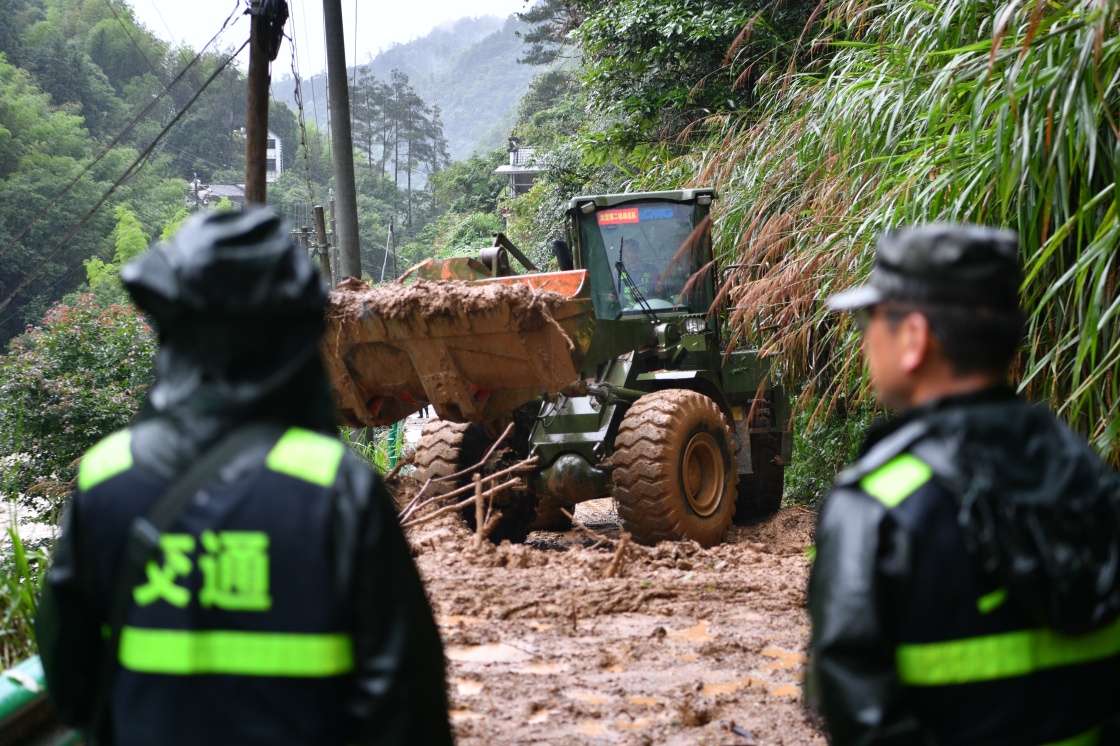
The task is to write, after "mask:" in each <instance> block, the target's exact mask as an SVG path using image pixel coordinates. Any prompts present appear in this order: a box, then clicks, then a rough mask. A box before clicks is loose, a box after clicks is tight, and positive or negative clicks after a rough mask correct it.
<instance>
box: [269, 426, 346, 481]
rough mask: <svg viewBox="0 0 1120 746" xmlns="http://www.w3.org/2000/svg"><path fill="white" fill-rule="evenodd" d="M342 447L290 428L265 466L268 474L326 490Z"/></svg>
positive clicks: (300, 429)
mask: <svg viewBox="0 0 1120 746" xmlns="http://www.w3.org/2000/svg"><path fill="white" fill-rule="evenodd" d="M345 452H346V446H344V445H342V443H341V442H340V441H338V440H335V439H334V438H329V437H327V436H326V435H320V434H319V433H313V432H311V431H310V430H304V429H303V428H299V427H293V428H291V429H289V430H288V432H286V433H284V435H283V437H281V438H280V440H279V441H278V442H277V443H276V445H275V446H273V447H272V450H271V451H270V452H269V454H268V458H267V459H266V460H265V464H266V465H267V466H268V468H269V469H271V470H272V471H276V472H280V473H281V474H287V475H288V476H289V477H295V478H296V479H302V480H303V481H305V482H311V483H312V484H317V485H319V486H320V487H330V486H331V485H332V484H334V478H335V476H337V475H338V466H339V464H341V463H342V456H343V454H344V453H345Z"/></svg>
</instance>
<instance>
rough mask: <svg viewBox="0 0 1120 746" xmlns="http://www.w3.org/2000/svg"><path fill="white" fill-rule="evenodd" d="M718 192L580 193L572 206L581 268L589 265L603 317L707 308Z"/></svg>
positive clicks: (573, 240) (572, 239)
mask: <svg viewBox="0 0 1120 746" xmlns="http://www.w3.org/2000/svg"><path fill="white" fill-rule="evenodd" d="M714 198H715V192H714V190H712V189H682V190H676V191H668V192H644V193H637V194H609V195H602V196H596V197H577V198H575V199H573V200H572V201H571V202H570V204H569V209H568V213H567V225H568V241H569V245H570V246H571V247H572V259H573V261H574V263H575V266H576V268H577V269H585V270H588V274H589V275H590V283H591V297H592V302H593V304H594V307H595V315H596V317H597V318H599V319H624V318H627V317H643V318H644V317H646V316H648V315H649V311H651V310H652V311H653V312H654V313H656V314H657V315H658V316H662V315H675V314H677V313H681V314H696V313H707V311H708V309H709V308H710V307H711V305H712V301H713V298H714V296H715V280H714V270H713V265H712V240H711V235H712V234H711V223H710V221H708V220H707V217H708V212H709V210H710V209H711V203H712V200H713V199H714Z"/></svg>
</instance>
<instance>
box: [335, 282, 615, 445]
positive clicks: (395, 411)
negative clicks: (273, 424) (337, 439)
mask: <svg viewBox="0 0 1120 746" xmlns="http://www.w3.org/2000/svg"><path fill="white" fill-rule="evenodd" d="M566 274H567V275H569V276H567V277H565V273H552V274H546V275H535V276H526V277H516V278H502V279H499V280H488V281H483V282H475V283H467V282H429V281H425V280H418V281H417V282H416V284H414V285H398V284H391V285H386V286H381V287H377V288H370V287H367V286H365V285H364V284H362V283H361V282H359V281H357V280H353V279H351V280H347V281H345V282H343V283H342V284H341V285H340V286H339V289H338V290H337V291H335V292H333V293H331V296H330V300H329V301H328V306H327V312H326V320H327V332H326V334H325V336H324V340H323V358H324V362H325V364H326V367H327V372H328V375H329V377H330V381H331V384H332V388H333V389H334V393H335V402H336V405H337V409H338V411H339V414H340V415H341V418H342V420H343V421H344V422H346V423H347V424H349V425H352V426H355V427H360V426H365V425H385V424H390V423H392V422H396V421H398V420H400V419H403V418H404V417H406V416H407V415H409V414H411V413H412V412H415V411H417V410H419V409H420V408H421V407H422V406H424V405H427V404H431V405H432V406H433V407H434V408H435V410H436V412H437V413H438V414H439V416H440V417H441V418H443V419H446V420H451V421H454V422H483V421H491V420H494V419H497V418H499V417H502V416H505V415H506V414H508V413H509V412H511V411H513V409H515V408H516V407H518V406H520V405H521V404H524V403H525V402H527V401H529V400H531V399H533V398H534V397H536V396H539V395H540V394H542V393H545V392H547V391H556V390H559V389H561V388H563V387H564V386H566V385H568V384H570V383H571V382H572V381H574V380H575V379H576V378H577V377H578V375H579V365H580V363H581V362H582V357H583V353H584V352H585V351H586V349H587V345H588V343H589V342H590V334H591V329H592V328H593V326H594V314H593V312H592V308H591V303H590V299H589V297H586V296H587V291H586V289H585V288H584V287H583V282H582V280H583V275H584V274H586V273H566ZM557 277H560V278H561V280H557V279H556V278H557ZM563 280H566V281H567V282H563ZM550 281H551V282H556V283H558V286H561V285H562V286H565V287H567V288H569V289H570V290H571V292H572V295H564V294H563V293H561V292H555V291H554V290H550V289H549V288H548V287H546V286H545V285H547V283H548V282H550ZM538 285H539V286H538ZM576 296H579V297H576Z"/></svg>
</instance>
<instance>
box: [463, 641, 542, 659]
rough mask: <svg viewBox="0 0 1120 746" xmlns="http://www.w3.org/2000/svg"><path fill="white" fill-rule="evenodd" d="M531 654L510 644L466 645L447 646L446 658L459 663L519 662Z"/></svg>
mask: <svg viewBox="0 0 1120 746" xmlns="http://www.w3.org/2000/svg"><path fill="white" fill-rule="evenodd" d="M532 657H533V656H532V655H530V654H529V653H526V652H525V651H524V650H521V649H519V648H515V647H513V646H512V645H506V644H503V643H500V642H499V643H494V644H491V645H468V646H465V647H451V648H447V659H448V660H453V661H459V662H460V663H519V662H521V661H527V660H529V659H530V658H532Z"/></svg>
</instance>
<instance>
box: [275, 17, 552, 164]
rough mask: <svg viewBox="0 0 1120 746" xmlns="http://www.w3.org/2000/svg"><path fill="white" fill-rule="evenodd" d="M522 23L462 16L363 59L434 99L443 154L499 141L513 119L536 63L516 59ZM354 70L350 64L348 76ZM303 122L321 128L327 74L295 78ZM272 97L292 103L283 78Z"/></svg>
mask: <svg viewBox="0 0 1120 746" xmlns="http://www.w3.org/2000/svg"><path fill="white" fill-rule="evenodd" d="M525 28H526V27H525V25H524V24H522V23H520V22H519V21H518V20H517V18H516V16H512V15H511V16H510V17H509V18H507V19H505V20H502V19H500V18H496V17H494V16H484V17H482V18H462V19H460V20H458V21H455V22H453V23H451V24H445V25H443V26H440V27H438V28H436V29H433V30H432V32H431V33H429V34H428V35H427V36H424V37H421V38H419V39H413V40H412V41H410V42H406V43H404V44H396V45H394V46H392V47H390V48H389V49H386V50H384V51H382V52H380V53H379V54H378V55H377V56H376V57H374V58H373V59H371V60H369V61H368V63H367V64H368V65H369V67H370V72H371V73H372V74H373V75H376V76H377V77H378V78H380V79H382V80H388V78H389V72H390V71H391V70H394V69H396V70H400V71H401V72H403V73H404V74H405V75H407V76H408V78H409V82H410V83H411V84H412V86H413V88H414V89H415V90H416V93H417V94H418V95H419V96H420V97H421V98H423V99H424V101H425V102H426V103H427V104H429V105H432V104H438V105H439V107H440V109H441V112H442V117H443V126H444V134H445V135H446V137H447V141H448V145H449V149H450V152H451V158H452V159H453V160H462V159H464V158H467V157H468V156H470V155H471V153H473V152H476V151H485V150H492V149H494V148H496V147H500V146H501V145H503V144H504V136H505V132H506V130H508V129H509V127H510V126H512V124H513V122H514V120H515V113H516V110H517V103H518V101H520V100H521V97H522V96H523V95H524V94H525V92H526V91H527V90H528V89H529V82H530V81H531V80H532V79H533V76H534V75H536V74H537V73H540V72H541V70H540V69H539V68H535V67H532V66H529V65H519V64H517V58H518V57H520V56H522V55H523V54H524V48H523V45H522V42H521V39H520V38H518V36H517V32H518V31H521V30H524V29H525ZM353 74H354V71H353V69H352V68H351V69H350V76H351V79H353ZM302 91H303V103H304V107H305V111H306V117H307V121H309V122H311V121H316V122H319V123H320V126H321V127H323V128H324V129H325V128H326V122H327V108H328V107H327V94H326V91H327V76H326V74H325V73H323V74H320V75H316V76H314V78H312V79H311V80H310V81H308V80H304V81H303V82H302ZM272 94H273V96H274V97H275V98H276V99H278V100H280V101H284V102H285V103H287V104H288V105H289V106H290V107H292V109H293V110H294V109H295V108H296V102H295V84H294V81H293V80H292V79H291V78H290V77H288V78H284V79H281V80H278V81H274V82H273V84H272ZM503 125H504V126H503Z"/></svg>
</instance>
